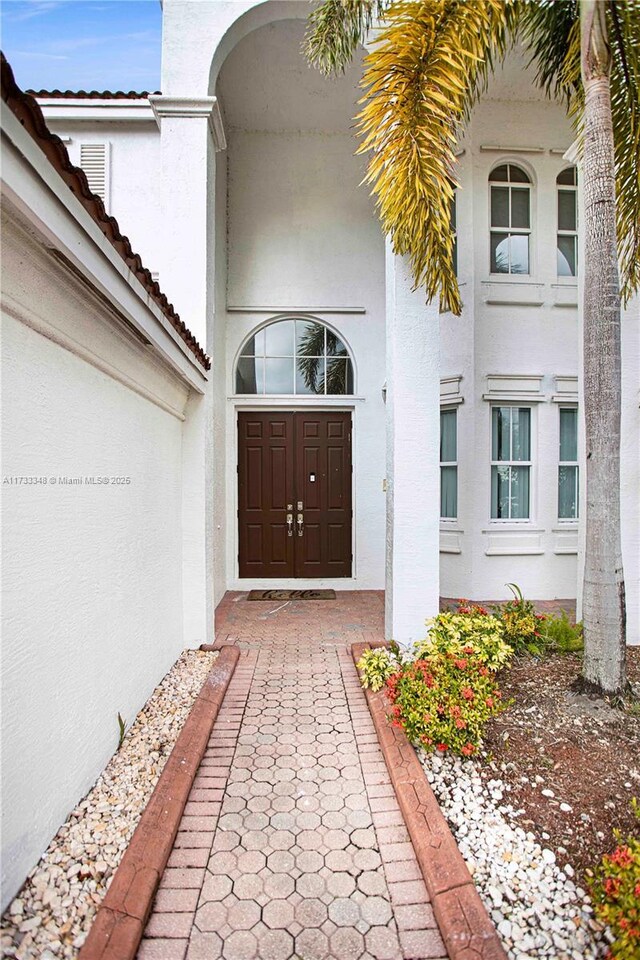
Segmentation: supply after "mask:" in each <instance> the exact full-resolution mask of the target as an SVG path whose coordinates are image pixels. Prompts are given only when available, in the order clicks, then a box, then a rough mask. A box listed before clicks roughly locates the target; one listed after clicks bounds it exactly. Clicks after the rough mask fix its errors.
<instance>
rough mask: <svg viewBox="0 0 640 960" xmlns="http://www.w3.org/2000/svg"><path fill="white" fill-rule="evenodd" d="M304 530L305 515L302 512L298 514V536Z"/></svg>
mask: <svg viewBox="0 0 640 960" xmlns="http://www.w3.org/2000/svg"><path fill="white" fill-rule="evenodd" d="M303 532H304V516H303V515H302V514H301V513H299V514H298V536H299V537H301V536H302V534H303Z"/></svg>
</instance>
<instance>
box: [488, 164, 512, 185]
mask: <svg viewBox="0 0 640 960" xmlns="http://www.w3.org/2000/svg"><path fill="white" fill-rule="evenodd" d="M508 179H509V169H508V167H507V165H506V163H503V164H502V166H500V167H496V168H495V170H493V171H492V173H491V175H490V177H489V180H498V181H500V182H503V183H506V181H507V180H508Z"/></svg>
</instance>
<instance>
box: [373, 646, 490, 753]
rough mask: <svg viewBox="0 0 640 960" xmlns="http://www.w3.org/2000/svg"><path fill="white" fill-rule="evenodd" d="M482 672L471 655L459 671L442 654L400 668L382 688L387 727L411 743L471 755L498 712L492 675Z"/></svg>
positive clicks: (450, 656)
mask: <svg viewBox="0 0 640 960" xmlns="http://www.w3.org/2000/svg"><path fill="white" fill-rule="evenodd" d="M481 667H482V662H481V661H480V660H479V659H478V657H477V656H475V655H471V654H469V655H468V657H467V658H466V660H465V666H464V670H462V669H460V667H459V660H458V658H457V656H456V655H455V654H446V653H440V652H437V653H433V654H431V655H429V656H423V657H421V658H420V660H415V661H413V662H407V663H404V664H402V666H401V668H400V670H399V671H398V672H397V673H395V674H393V675H392V676H391V677H389V679H388V680H387V685H386V694H387V698H388V699H389V701H390V703H391V710H390V718H391V722H392V723H394V724H396V725H399V726H401V727H402V728H403V730H404V731H405V733H406V734H407V736H408V738H409V739H410V740H411V741H412V742H413V743H415V744H421V745H422V746H423V747H426V748H428V747H430V746H433V745H435V746H436V749H438V750H451V751H452V752H453V753H457V754H461V755H462V756H465V757H468V756H471V755H472V754H473V753H475V751H476V749H477V747H478V745H479V743H480V740H481V738H482V734H483V731H484V727H485V724H486V722H487V720H489V719H490V717H492V716H495V715H496V714H497V713H498V712H499V711H500V710H501V709H502V704H501V703H500V699H499V697H498V696H497V684H496V679H495V674H494V673H492V672H491V671H488V670H486V671H483V672H481Z"/></svg>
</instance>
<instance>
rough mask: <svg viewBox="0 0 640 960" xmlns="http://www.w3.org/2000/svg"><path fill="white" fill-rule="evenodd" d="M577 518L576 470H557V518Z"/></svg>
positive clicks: (561, 468) (568, 468)
mask: <svg viewBox="0 0 640 960" xmlns="http://www.w3.org/2000/svg"><path fill="white" fill-rule="evenodd" d="M577 516H578V468H577V467H559V468H558V517H559V519H560V520H573V519H575V518H576V517H577Z"/></svg>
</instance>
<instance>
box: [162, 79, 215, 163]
mask: <svg viewBox="0 0 640 960" xmlns="http://www.w3.org/2000/svg"><path fill="white" fill-rule="evenodd" d="M149 103H150V104H151V106H152V108H153V112H154V114H155V116H156V120H157V121H158V126H160V125H161V122H162V118H163V117H201V118H205V119H207V120H208V121H209V127H210V129H211V133H212V135H213V142H214V145H215V148H216V152H218V153H219V152H220V151H221V150H226V148H227V138H226V136H225V132H224V124H223V122H222V111H221V110H220V101H219V100H218V98H217V97H165V96H163V95H162V94H159V93H153V94H151V96H150V97H149Z"/></svg>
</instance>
